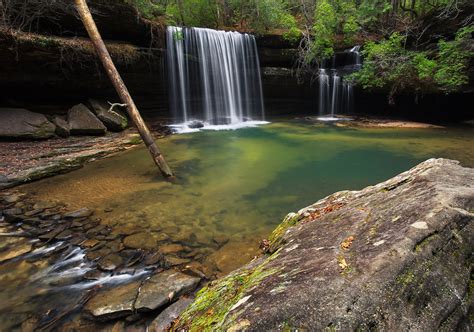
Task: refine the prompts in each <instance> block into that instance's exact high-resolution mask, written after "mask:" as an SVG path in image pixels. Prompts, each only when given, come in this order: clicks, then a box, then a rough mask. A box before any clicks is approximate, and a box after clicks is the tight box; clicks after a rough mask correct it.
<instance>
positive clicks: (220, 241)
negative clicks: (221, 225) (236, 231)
mask: <svg viewBox="0 0 474 332" xmlns="http://www.w3.org/2000/svg"><path fill="white" fill-rule="evenodd" d="M212 240H213V241H214V242H215V243H216V244H217V245H218V246H219V247H222V246H223V245H224V244H226V243H227V242H229V238H228V237H227V236H225V235H217V236H214V237H213V238H212Z"/></svg>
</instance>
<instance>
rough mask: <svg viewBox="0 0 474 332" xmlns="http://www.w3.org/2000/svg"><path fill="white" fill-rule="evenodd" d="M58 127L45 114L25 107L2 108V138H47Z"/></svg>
mask: <svg viewBox="0 0 474 332" xmlns="http://www.w3.org/2000/svg"><path fill="white" fill-rule="evenodd" d="M55 129H56V127H55V126H54V124H52V123H51V122H49V120H48V119H47V118H46V116H44V115H43V114H39V113H34V112H30V111H28V110H26V109H23V108H0V139H1V138H11V139H45V138H50V137H53V136H54V132H55Z"/></svg>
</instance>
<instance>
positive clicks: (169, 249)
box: [159, 244, 184, 254]
mask: <svg viewBox="0 0 474 332" xmlns="http://www.w3.org/2000/svg"><path fill="white" fill-rule="evenodd" d="M159 250H160V252H161V253H163V254H172V253H177V252H180V251H184V247H183V246H182V245H180V244H166V245H164V246H160V247H159Z"/></svg>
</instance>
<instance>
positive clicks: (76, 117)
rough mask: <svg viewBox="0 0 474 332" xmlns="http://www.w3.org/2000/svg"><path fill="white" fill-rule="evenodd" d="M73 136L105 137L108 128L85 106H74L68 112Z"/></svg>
mask: <svg viewBox="0 0 474 332" xmlns="http://www.w3.org/2000/svg"><path fill="white" fill-rule="evenodd" d="M67 121H68V123H69V128H70V133H71V135H104V134H105V132H106V130H107V128H106V127H105V126H104V124H103V123H102V122H101V121H100V120H99V119H97V117H96V116H95V115H94V114H93V113H92V112H91V111H90V110H89V109H88V108H87V107H86V106H84V105H83V104H78V105H76V106H73V107H72V108H71V109H70V110H69V111H68V112H67Z"/></svg>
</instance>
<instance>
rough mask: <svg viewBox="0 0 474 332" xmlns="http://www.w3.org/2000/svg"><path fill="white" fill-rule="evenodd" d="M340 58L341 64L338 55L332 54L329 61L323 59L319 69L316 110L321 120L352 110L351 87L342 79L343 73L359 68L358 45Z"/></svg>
mask: <svg viewBox="0 0 474 332" xmlns="http://www.w3.org/2000/svg"><path fill="white" fill-rule="evenodd" d="M339 57H341V56H339ZM341 58H342V64H341V63H340V62H341V61H340V59H338V55H334V56H333V57H332V58H331V59H330V60H329V61H324V62H323V63H322V65H321V67H322V68H321V69H320V70H319V103H318V104H319V107H318V112H319V115H320V116H321V117H322V118H321V119H323V120H333V119H336V118H335V115H336V114H339V113H351V112H352V111H353V104H354V92H353V87H352V84H351V83H349V82H346V81H344V75H347V74H349V73H353V72H355V71H357V70H359V69H360V67H361V65H362V62H361V56H360V46H354V47H353V48H352V49H350V50H347V51H346V52H344V53H343V54H342V57H341ZM328 63H330V64H331V68H330V69H329V68H327V64H328Z"/></svg>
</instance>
